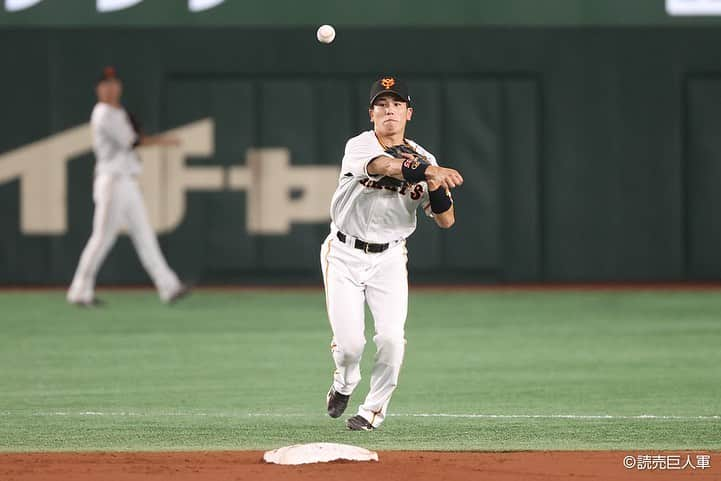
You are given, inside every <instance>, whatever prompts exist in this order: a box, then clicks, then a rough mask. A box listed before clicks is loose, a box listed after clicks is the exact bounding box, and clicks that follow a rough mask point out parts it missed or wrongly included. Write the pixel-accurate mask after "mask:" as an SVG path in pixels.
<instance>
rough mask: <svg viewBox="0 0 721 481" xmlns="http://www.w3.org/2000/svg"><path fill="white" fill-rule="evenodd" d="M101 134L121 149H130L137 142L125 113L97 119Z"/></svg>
mask: <svg viewBox="0 0 721 481" xmlns="http://www.w3.org/2000/svg"><path fill="white" fill-rule="evenodd" d="M98 129H99V130H100V132H101V134H102V135H103V136H104V137H105V138H107V139H109V140H111V141H112V142H113V143H116V144H118V145H119V146H121V147H123V148H128V149H129V148H132V147H133V146H134V145H135V142H136V141H137V140H138V134H136V133H135V131H134V130H133V127H132V125H131V124H130V120H129V119H128V117H127V114H126V113H125V112H119V113H114V114H113V113H110V112H108V113H106V114H105V115H102V116H101V117H100V118H99V119H98Z"/></svg>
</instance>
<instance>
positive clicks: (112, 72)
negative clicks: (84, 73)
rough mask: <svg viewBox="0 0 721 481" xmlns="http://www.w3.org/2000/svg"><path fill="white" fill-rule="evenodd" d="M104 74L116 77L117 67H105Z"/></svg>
mask: <svg viewBox="0 0 721 481" xmlns="http://www.w3.org/2000/svg"><path fill="white" fill-rule="evenodd" d="M103 76H104V77H105V78H114V77H115V68H114V67H105V68H104V69H103Z"/></svg>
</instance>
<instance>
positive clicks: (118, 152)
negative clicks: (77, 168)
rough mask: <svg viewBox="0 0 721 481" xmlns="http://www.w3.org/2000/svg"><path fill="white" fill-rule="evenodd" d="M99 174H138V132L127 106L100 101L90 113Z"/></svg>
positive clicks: (96, 167) (96, 168) (96, 170)
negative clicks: (136, 143)
mask: <svg viewBox="0 0 721 481" xmlns="http://www.w3.org/2000/svg"><path fill="white" fill-rule="evenodd" d="M90 126H91V128H92V132H93V151H94V152H95V174H96V175H98V174H114V175H127V176H132V175H138V174H139V173H140V170H141V167H140V160H139V159H138V155H137V154H136V153H135V150H134V149H133V146H134V144H135V142H136V141H137V140H138V134H136V133H135V130H133V126H132V125H131V123H130V119H129V118H128V113H127V112H126V111H125V109H123V108H118V107H113V106H112V105H110V104H106V103H103V102H98V103H97V104H96V105H95V108H93V113H92V114H91V116H90Z"/></svg>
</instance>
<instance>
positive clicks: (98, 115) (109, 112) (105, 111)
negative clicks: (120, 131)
mask: <svg viewBox="0 0 721 481" xmlns="http://www.w3.org/2000/svg"><path fill="white" fill-rule="evenodd" d="M120 113H122V110H121V109H117V108H115V107H113V106H112V105H108V104H106V103H104V102H98V103H96V104H95V107H93V112H92V113H91V114H90V120H91V121H93V122H103V121H107V120H109V119H112V118H113V117H116V116H118V114H120Z"/></svg>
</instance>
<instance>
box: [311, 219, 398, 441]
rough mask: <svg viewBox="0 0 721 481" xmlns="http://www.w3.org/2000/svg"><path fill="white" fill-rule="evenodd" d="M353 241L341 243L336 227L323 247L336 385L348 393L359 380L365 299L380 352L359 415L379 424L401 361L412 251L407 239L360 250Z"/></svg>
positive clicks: (339, 389) (374, 338)
mask: <svg viewBox="0 0 721 481" xmlns="http://www.w3.org/2000/svg"><path fill="white" fill-rule="evenodd" d="M353 241H354V239H353V238H352V237H348V238H347V239H346V243H343V242H341V241H340V240H339V239H338V237H337V236H336V231H335V230H334V231H333V232H331V234H330V235H329V236H328V238H327V239H326V240H325V242H324V243H323V245H322V246H321V268H322V270H323V280H324V283H325V295H326V307H327V310H328V318H329V320H330V325H331V328H332V330H333V340H332V344H331V351H332V353H333V360H334V361H335V366H336V370H335V373H334V376H333V387H334V388H335V390H336V392H338V393H340V394H345V395H350V394H352V393H353V390H354V389H355V388H356V387H357V386H358V383H359V382H360V380H361V372H360V361H361V356H362V355H363V348H364V346H365V342H366V340H365V335H364V330H365V305H364V304H365V303H366V302H367V303H368V306H369V307H370V310H371V313H372V315H373V320H374V322H375V336H373V341H374V342H375V344H376V357H375V364H374V366H373V371H372V372H371V384H370V391H369V392H368V395H367V396H366V398H365V401H364V402H363V404H361V406H360V407H359V409H358V414H360V415H361V416H363V417H364V418H365V419H366V420H367V421H368V422H369V423H371V424H372V425H373V426H374V427H377V426H379V425H380V424H381V423H382V422H383V419H384V418H385V415H386V411H387V409H388V403H389V402H390V399H391V395H392V394H393V391H394V390H395V388H396V386H397V385H398V373H399V371H400V368H401V364H402V363H403V354H404V351H405V344H406V340H405V337H404V336H405V323H406V315H407V313H408V271H407V270H406V264H407V261H408V253H407V250H406V245H405V241H400V242H396V243H392V244H391V246H390V247H389V248H388V249H387V250H385V251H384V252H381V253H366V252H364V251H363V250H360V249H356V248H355V247H353V245H352V242H353Z"/></svg>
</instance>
